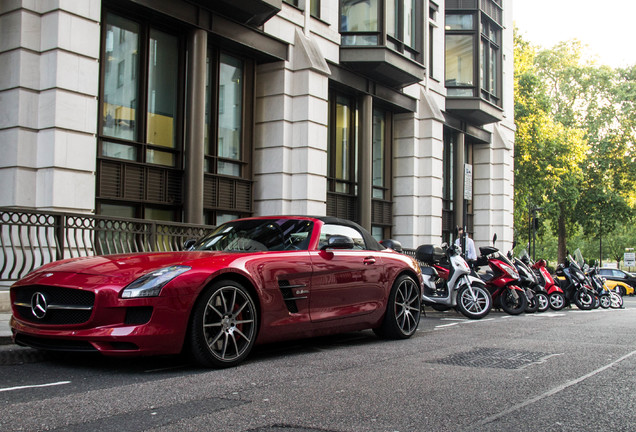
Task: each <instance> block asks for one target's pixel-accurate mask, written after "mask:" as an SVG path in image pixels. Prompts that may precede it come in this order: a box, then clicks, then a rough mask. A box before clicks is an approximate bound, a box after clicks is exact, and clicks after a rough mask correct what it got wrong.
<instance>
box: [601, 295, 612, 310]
mask: <svg viewBox="0 0 636 432" xmlns="http://www.w3.org/2000/svg"><path fill="white" fill-rule="evenodd" d="M599 300H600V301H601V307H602V308H603V309H609V307H610V306H611V305H612V297H611V296H610V295H609V294H601V297H600V298H599Z"/></svg>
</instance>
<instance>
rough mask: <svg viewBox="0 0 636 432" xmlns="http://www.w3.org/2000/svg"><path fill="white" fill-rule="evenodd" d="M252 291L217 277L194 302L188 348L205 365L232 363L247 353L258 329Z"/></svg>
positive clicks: (234, 363)
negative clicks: (217, 279) (219, 279)
mask: <svg viewBox="0 0 636 432" xmlns="http://www.w3.org/2000/svg"><path fill="white" fill-rule="evenodd" d="M257 318H258V312H257V309H256V304H255V302H254V299H253V298H252V294H251V293H250V292H249V291H248V290H247V289H246V288H245V287H244V286H243V285H241V284H240V283H238V282H234V281H219V282H216V283H214V284H213V285H212V286H211V287H209V288H208V289H207V290H206V291H205V292H204V293H203V295H202V296H201V297H200V298H199V300H198V301H197V303H196V305H195V306H194V310H193V315H192V320H191V323H190V333H189V334H190V341H189V342H190V352H191V354H192V357H193V359H194V360H195V361H196V362H197V363H199V364H201V365H203V366H207V367H210V366H212V367H231V366H235V365H237V364H238V363H240V362H241V361H243V360H244V359H245V357H247V356H248V354H249V353H250V351H251V350H252V347H253V346H254V341H255V340H256V333H257V329H258V319H257Z"/></svg>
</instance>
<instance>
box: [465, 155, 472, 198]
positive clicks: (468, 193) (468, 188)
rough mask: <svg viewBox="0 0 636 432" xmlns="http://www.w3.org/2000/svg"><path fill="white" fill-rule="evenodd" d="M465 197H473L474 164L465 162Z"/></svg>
mask: <svg viewBox="0 0 636 432" xmlns="http://www.w3.org/2000/svg"><path fill="white" fill-rule="evenodd" d="M464 199H465V200H472V199H473V166H472V165H471V164H464Z"/></svg>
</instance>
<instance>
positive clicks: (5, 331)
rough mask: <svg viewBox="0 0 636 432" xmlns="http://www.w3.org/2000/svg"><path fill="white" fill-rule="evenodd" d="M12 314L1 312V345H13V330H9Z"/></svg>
mask: <svg viewBox="0 0 636 432" xmlns="http://www.w3.org/2000/svg"><path fill="white" fill-rule="evenodd" d="M10 319H11V314H10V313H9V312H0V345H6V344H10V343H11V329H10V328H9V320H10Z"/></svg>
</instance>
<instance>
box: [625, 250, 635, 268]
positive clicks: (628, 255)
mask: <svg viewBox="0 0 636 432" xmlns="http://www.w3.org/2000/svg"><path fill="white" fill-rule="evenodd" d="M623 262H624V263H625V266H626V267H635V266H636V252H625V254H624V255H623Z"/></svg>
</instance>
